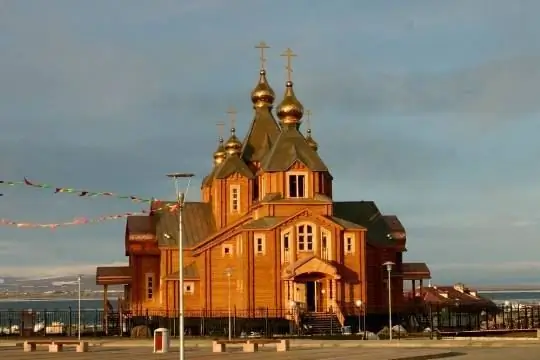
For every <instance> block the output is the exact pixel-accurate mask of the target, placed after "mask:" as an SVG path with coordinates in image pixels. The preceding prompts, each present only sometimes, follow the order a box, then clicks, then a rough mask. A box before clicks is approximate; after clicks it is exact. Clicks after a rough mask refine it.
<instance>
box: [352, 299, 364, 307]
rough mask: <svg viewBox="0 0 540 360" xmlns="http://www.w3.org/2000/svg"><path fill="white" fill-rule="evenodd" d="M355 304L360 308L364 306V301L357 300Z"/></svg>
mask: <svg viewBox="0 0 540 360" xmlns="http://www.w3.org/2000/svg"><path fill="white" fill-rule="evenodd" d="M354 303H355V304H356V306H358V307H362V304H363V302H362V300H356V301H355V302H354Z"/></svg>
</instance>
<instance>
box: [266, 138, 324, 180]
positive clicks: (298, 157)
mask: <svg viewBox="0 0 540 360" xmlns="http://www.w3.org/2000/svg"><path fill="white" fill-rule="evenodd" d="M296 161H300V162H302V163H303V164H304V165H305V166H306V167H307V168H308V169H310V170H311V171H328V168H327V167H326V165H325V164H324V162H323V161H322V160H321V158H320V156H319V154H318V153H317V152H316V151H315V150H313V149H312V148H311V147H310V146H309V144H308V143H307V141H306V139H305V138H304V135H302V134H301V133H300V132H299V131H298V130H297V129H296V128H295V127H287V128H284V129H283V130H282V131H281V133H280V134H279V136H278V138H277V140H276V143H275V144H274V145H273V146H272V149H271V150H270V152H269V153H268V154H266V156H265V157H264V159H263V160H262V162H261V168H262V169H263V170H264V171H287V170H288V169H289V168H290V167H291V165H293V164H294V163H295V162H296Z"/></svg>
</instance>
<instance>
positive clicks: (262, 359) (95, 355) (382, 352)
mask: <svg viewBox="0 0 540 360" xmlns="http://www.w3.org/2000/svg"><path fill="white" fill-rule="evenodd" d="M272 350H273V349H266V350H261V351H259V352H258V353H255V354H247V353H242V352H241V351H239V350H233V351H231V352H228V353H225V354H215V353H212V352H211V351H210V349H192V350H186V359H188V360H191V359H193V360H206V359H215V360H217V359H233V358H234V359H237V358H239V359H240V358H243V359H246V360H248V359H257V360H274V359H280V360H326V359H332V360H344V359H351V358H354V359H355V360H364V359H365V360H367V359H370V360H371V359H377V360H390V359H400V358H403V357H405V358H407V357H411V356H423V359H430V358H431V359H440V358H442V357H441V356H442V355H444V354H445V353H446V354H448V353H449V351H448V350H434V349H401V350H399V351H397V350H396V349H362V350H360V349H354V350H352V349H316V350H315V349H294V350H292V351H290V352H288V353H276V352H275V350H273V351H272ZM351 350H352V351H351ZM428 355H435V357H432V356H428ZM0 357H1V358H8V359H10V360H20V359H36V360H40V359H44V360H48V359H80V360H93V359H105V358H106V359H107V360H128V359H129V360H139V359H141V360H142V359H148V358H149V357H155V358H157V359H160V360H172V359H177V358H178V352H177V351H174V350H173V352H170V353H168V354H156V355H154V354H152V351H151V349H148V348H94V349H91V352H88V353H85V354H77V353H74V352H73V351H67V350H66V351H65V352H63V353H58V354H54V353H48V352H47V350H46V349H43V350H39V351H37V352H34V353H24V352H23V351H22V349H16V350H15V349H3V350H0ZM516 360H517V359H516Z"/></svg>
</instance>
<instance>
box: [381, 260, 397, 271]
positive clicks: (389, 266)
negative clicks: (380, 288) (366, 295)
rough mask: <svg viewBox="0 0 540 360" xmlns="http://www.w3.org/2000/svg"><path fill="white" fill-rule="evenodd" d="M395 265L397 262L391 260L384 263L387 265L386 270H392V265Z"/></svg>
mask: <svg viewBox="0 0 540 360" xmlns="http://www.w3.org/2000/svg"><path fill="white" fill-rule="evenodd" d="M394 265H396V264H394V263H393V262H391V261H387V262H385V263H384V264H383V266H384V267H386V270H387V271H392V267H393V266H394Z"/></svg>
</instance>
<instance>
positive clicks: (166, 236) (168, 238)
mask: <svg viewBox="0 0 540 360" xmlns="http://www.w3.org/2000/svg"><path fill="white" fill-rule="evenodd" d="M163 237H164V238H165V239H167V240H170V239H171V235H169V234H167V233H165V234H163Z"/></svg>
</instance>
